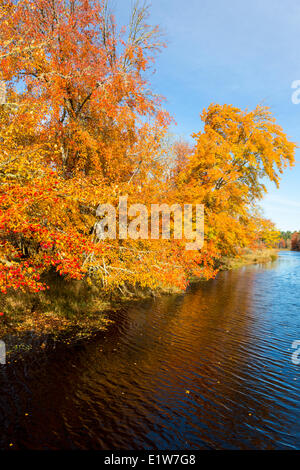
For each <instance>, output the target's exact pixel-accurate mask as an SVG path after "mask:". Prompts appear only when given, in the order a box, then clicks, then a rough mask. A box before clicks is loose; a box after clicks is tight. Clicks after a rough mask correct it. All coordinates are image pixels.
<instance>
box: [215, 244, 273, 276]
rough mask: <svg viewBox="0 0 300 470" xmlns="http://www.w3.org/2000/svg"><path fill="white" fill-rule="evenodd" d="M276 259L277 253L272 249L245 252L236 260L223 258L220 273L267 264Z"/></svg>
mask: <svg viewBox="0 0 300 470" xmlns="http://www.w3.org/2000/svg"><path fill="white" fill-rule="evenodd" d="M277 258H278V254H277V251H276V250H274V249H262V250H255V251H252V250H246V251H245V252H244V253H242V254H241V255H240V256H239V257H236V258H224V259H223V260H222V262H221V264H220V267H219V269H220V271H228V270H231V269H237V268H241V267H242V266H247V265H250V264H260V263H268V262H270V261H276V259H277Z"/></svg>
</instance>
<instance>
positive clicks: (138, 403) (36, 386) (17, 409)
mask: <svg viewBox="0 0 300 470" xmlns="http://www.w3.org/2000/svg"><path fill="white" fill-rule="evenodd" d="M299 293H300V253H292V252H282V253H281V254H280V257H279V259H278V261H276V262H274V263H269V264H265V265H260V266H258V265H256V266H248V267H245V268H241V269H239V270H236V271H231V272H225V273H221V274H220V275H219V276H218V277H217V279H215V280H213V281H209V282H207V283H203V284H200V285H197V286H193V287H192V288H191V289H190V291H189V292H188V293H186V294H185V295H179V296H178V295H177V296H164V297H162V298H159V299H154V300H153V299H152V300H149V301H145V302H143V303H142V305H141V304H140V305H138V304H136V305H134V306H131V307H129V308H127V309H126V310H124V311H122V312H119V313H118V314H112V319H114V320H115V323H114V324H112V325H110V327H109V328H108V330H107V331H106V332H105V333H104V334H101V335H99V336H98V337H97V338H96V339H93V340H92V341H88V342H86V343H85V344H80V345H76V346H70V347H64V348H59V349H57V350H55V351H53V352H51V353H50V354H45V355H42V356H41V357H40V356H39V355H37V356H34V357H31V358H30V361H25V362H20V363H16V364H13V365H6V366H1V369H0V392H1V393H0V423H1V427H0V447H1V448H2V449H3V448H8V447H9V444H10V443H12V444H13V446H12V447H13V448H16V449H24V448H27V449H172V450H175V449H295V448H296V449H300V394H299V385H300V374H299V372H300V365H299V366H297V365H294V364H293V363H292V360H291V356H292V352H293V349H292V348H291V345H292V342H293V341H294V340H300V297H299Z"/></svg>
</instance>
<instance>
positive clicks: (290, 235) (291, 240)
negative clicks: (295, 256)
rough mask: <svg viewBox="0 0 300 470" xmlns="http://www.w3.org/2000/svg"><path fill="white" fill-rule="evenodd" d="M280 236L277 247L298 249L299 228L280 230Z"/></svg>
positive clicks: (299, 241) (299, 245) (299, 239)
mask: <svg viewBox="0 0 300 470" xmlns="http://www.w3.org/2000/svg"><path fill="white" fill-rule="evenodd" d="M280 234H281V238H280V240H279V242H278V247H279V248H286V249H288V250H293V251H300V230H298V231H294V232H291V231H289V230H288V231H287V232H280Z"/></svg>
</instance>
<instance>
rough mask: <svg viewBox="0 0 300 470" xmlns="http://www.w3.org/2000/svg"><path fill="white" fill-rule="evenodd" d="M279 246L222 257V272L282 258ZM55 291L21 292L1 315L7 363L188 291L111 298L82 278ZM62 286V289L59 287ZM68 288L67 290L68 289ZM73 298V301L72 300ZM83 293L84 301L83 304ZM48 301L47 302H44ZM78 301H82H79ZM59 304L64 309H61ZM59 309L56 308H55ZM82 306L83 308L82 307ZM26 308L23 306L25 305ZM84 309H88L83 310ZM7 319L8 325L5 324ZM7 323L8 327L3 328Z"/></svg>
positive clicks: (77, 339)
mask: <svg viewBox="0 0 300 470" xmlns="http://www.w3.org/2000/svg"><path fill="white" fill-rule="evenodd" d="M278 251H279V250H274V249H263V250H258V251H255V252H247V253H244V254H243V255H241V256H239V257H237V258H227V259H223V260H222V264H221V265H220V266H219V272H222V271H229V270H233V269H238V268H241V267H243V266H248V265H251V264H265V263H268V262H272V261H275V260H276V259H277V258H278V254H277V252H278ZM199 282H207V281H203V280H201V279H199V278H193V279H191V280H190V283H191V284H196V283H199ZM53 287H54V292H53V293H52V296H51V289H50V291H48V292H47V293H46V294H43V296H45V297H46V298H47V299H49V298H50V303H49V305H48V304H47V302H46V300H47V299H46V300H45V299H42V301H41V299H39V302H40V303H39V302H38V301H36V300H35V299H34V298H33V297H32V296H29V295H28V294H27V295H26V294H21V295H19V296H15V297H14V299H13V300H14V303H15V310H14V311H12V312H11V313H10V314H9V313H7V314H5V315H4V316H2V317H1V318H0V322H1V323H2V325H1V326H2V332H3V333H4V334H2V335H1V336H2V338H1V339H2V340H3V341H4V342H5V344H6V346H7V348H6V353H7V358H8V360H7V363H10V362H11V361H14V360H16V359H17V358H18V357H19V356H24V354H25V355H26V353H29V352H37V351H49V350H53V349H54V348H55V347H56V346H57V345H58V344H65V345H69V344H75V343H78V342H81V341H83V340H87V339H90V338H92V337H94V336H96V335H98V334H101V333H103V332H105V331H106V329H107V327H108V325H109V324H110V323H112V321H111V320H110V319H109V318H108V316H109V314H110V313H111V312H113V311H118V310H120V309H122V308H124V307H125V306H128V305H129V304H130V305H132V304H133V303H140V302H142V301H143V300H145V299H146V298H149V297H151V296H152V297H153V296H154V297H155V296H157V297H159V296H161V295H172V294H173V295H174V294H175V295H176V294H183V293H184V292H185V291H181V290H179V289H162V290H160V291H159V292H156V293H155V294H153V293H152V292H144V291H140V292H137V293H136V295H135V296H131V297H130V296H128V297H121V296H120V297H119V298H116V299H113V300H111V301H108V300H107V299H104V298H103V294H102V297H101V292H100V291H99V290H98V289H96V288H95V287H91V286H87V285H86V284H85V283H84V282H82V281H77V285H75V286H74V284H73V283H66V284H65V285H63V283H61V281H60V286H59V287H58V286H57V285H54V286H53ZM57 287H58V289H57ZM64 290H66V292H64ZM70 297H73V298H72V302H71V301H70ZM82 297H83V299H84V302H83V303H82V305H81V302H80V301H79V300H81V299H82ZM51 298H52V303H53V308H54V311H51V309H50V310H48V311H47V309H46V310H45V306H46V307H49V306H50V307H51V306H52V303H51ZM26 301H27V305H26V307H25V308H26V313H25V315H24V307H23V311H21V312H20V309H17V308H16V307H19V305H18V302H19V303H20V302H21V303H22V302H26ZM43 302H44V303H43ZM60 302H63V304H64V305H63V307H64V309H65V310H66V309H68V308H70V309H71V308H72V305H73V304H74V303H75V305H76V306H78V307H79V308H77V309H76V310H75V311H71V313H70V312H68V311H67V313H66V312H65V311H64V309H62V308H61V306H60V304H59V303H60ZM77 303H78V304H79V305H77ZM8 304H9V302H8ZM35 305H37V307H38V306H39V307H40V311H39V310H37V311H34V310H33V307H34V306H35ZM58 306H59V308H61V311H59V312H57V310H58ZM55 309H56V311H55ZM81 309H82V310H81ZM21 310H22V309H21ZM83 311H84V312H85V313H83ZM3 323H4V325H3ZM3 326H4V328H3Z"/></svg>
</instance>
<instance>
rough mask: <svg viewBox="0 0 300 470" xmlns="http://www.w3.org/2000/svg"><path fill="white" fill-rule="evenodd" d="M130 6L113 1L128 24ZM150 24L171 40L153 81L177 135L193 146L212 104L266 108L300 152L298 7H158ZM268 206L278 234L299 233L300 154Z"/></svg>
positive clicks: (174, 2)
mask: <svg viewBox="0 0 300 470" xmlns="http://www.w3.org/2000/svg"><path fill="white" fill-rule="evenodd" d="M131 4H132V1H131V0H112V5H113V6H114V9H115V11H116V13H117V17H119V19H120V20H121V21H122V22H125V21H126V19H127V18H128V15H129V8H130V6H131ZM149 22H151V24H158V25H160V27H161V28H162V30H163V31H164V34H165V41H166V43H167V48H166V49H164V50H163V52H162V53H161V54H160V56H159V57H158V60H157V62H156V73H155V74H154V76H153V77H151V81H152V84H153V88H154V90H155V91H156V92H157V93H159V94H162V95H164V96H165V98H166V99H167V102H166V108H167V109H168V111H169V112H170V113H171V114H172V115H173V116H174V118H175V120H176V122H177V126H176V127H175V128H174V129H173V131H174V132H176V133H177V134H179V135H181V136H184V137H185V138H187V139H190V135H191V134H192V133H193V132H197V131H199V130H200V128H201V121H200V117H199V114H200V112H201V110H202V109H203V108H204V107H207V106H208V105H209V104H210V103H212V102H214V103H220V104H223V103H229V104H233V105H235V106H238V107H240V108H243V109H244V108H248V109H252V108H254V107H255V106H256V105H257V104H258V103H263V104H265V105H267V106H269V107H270V108H271V110H272V112H273V114H274V116H275V118H276V119H277V122H278V123H279V124H280V125H281V126H282V127H283V129H284V131H285V132H286V133H287V134H288V136H289V137H290V138H291V139H292V140H293V141H294V142H298V143H299V145H300V104H298V105H296V104H293V103H292V100H291V96H292V93H293V91H294V90H293V89H292V88H291V84H292V82H293V81H294V80H300V46H299V43H300V41H299V38H300V34H299V33H300V2H299V0H285V1H282V0H251V2H249V1H245V0H214V1H211V0H186V1H185V2H183V1H182V0H152V2H151V18H150V21H149ZM298 162H299V163H298ZM261 205H262V207H263V209H264V212H265V215H266V216H267V217H269V218H271V219H272V220H273V221H274V222H276V224H277V226H278V228H280V229H282V230H294V229H300V149H299V150H298V151H297V154H296V166H295V167H294V168H293V169H292V170H287V172H286V173H285V174H284V176H283V177H282V182H281V186H280V189H278V190H277V189H276V188H275V187H274V186H270V187H269V193H268V195H267V196H266V197H265V200H264V201H263V202H262V204H261Z"/></svg>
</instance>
